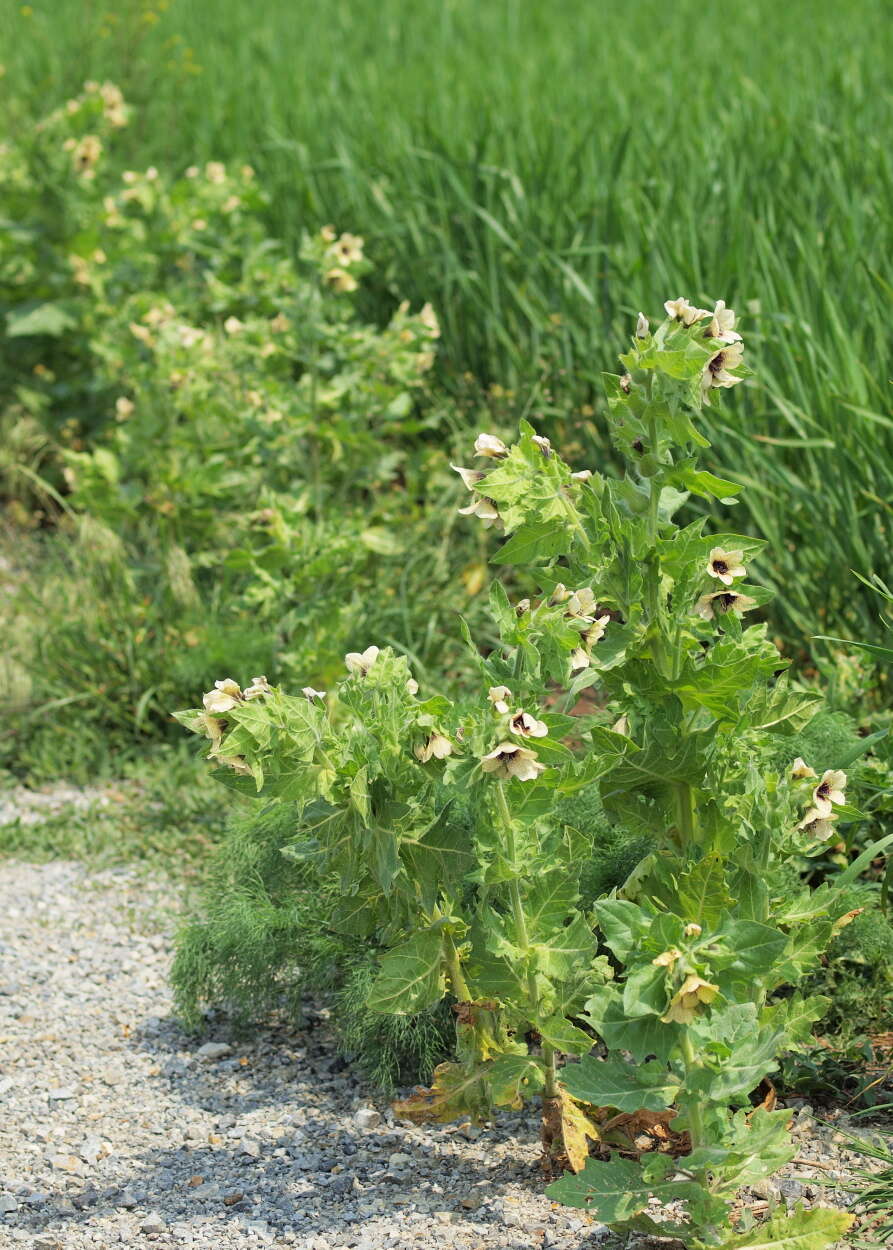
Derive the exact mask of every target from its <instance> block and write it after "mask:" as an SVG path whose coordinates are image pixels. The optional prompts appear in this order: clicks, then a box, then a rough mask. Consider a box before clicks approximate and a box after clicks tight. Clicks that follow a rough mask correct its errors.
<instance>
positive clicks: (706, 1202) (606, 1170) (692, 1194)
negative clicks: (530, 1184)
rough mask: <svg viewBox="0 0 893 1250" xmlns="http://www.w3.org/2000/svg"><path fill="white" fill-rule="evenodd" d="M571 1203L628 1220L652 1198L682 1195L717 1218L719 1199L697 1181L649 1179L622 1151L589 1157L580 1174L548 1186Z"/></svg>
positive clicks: (616, 1220) (612, 1220)
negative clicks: (604, 1157) (603, 1157)
mask: <svg viewBox="0 0 893 1250" xmlns="http://www.w3.org/2000/svg"><path fill="white" fill-rule="evenodd" d="M546 1193H547V1194H548V1195H549V1197H550V1198H555V1199H557V1200H558V1201H559V1202H563V1203H564V1204H565V1205H566V1206H569V1207H582V1208H583V1210H585V1211H591V1212H592V1214H593V1215H595V1216H597V1217H598V1219H599V1220H602V1221H603V1222H604V1223H606V1224H624V1223H626V1222H627V1221H630V1220H633V1219H634V1217H635V1216H636V1215H638V1214H639V1212H641V1211H644V1210H645V1208H646V1206H647V1205H648V1200H649V1198H652V1197H654V1198H657V1199H658V1200H660V1201H661V1202H671V1201H673V1200H674V1199H680V1200H681V1201H683V1202H687V1203H689V1204H690V1205H691V1206H692V1208H694V1209H696V1210H698V1209H700V1210H703V1211H704V1212H705V1213H708V1212H709V1213H710V1214H711V1215H713V1216H714V1218H715V1213H716V1211H717V1206H718V1204H717V1202H716V1200H715V1199H714V1198H713V1197H712V1195H711V1194H710V1193H709V1192H708V1191H707V1190H706V1189H704V1188H703V1186H701V1185H699V1184H698V1183H697V1182H696V1181H689V1180H681V1181H664V1182H661V1183H655V1182H653V1181H652V1182H650V1183H649V1182H647V1181H646V1180H645V1178H644V1177H643V1175H642V1168H641V1167H640V1166H639V1165H638V1164H636V1163H631V1162H630V1161H629V1160H627V1159H621V1158H620V1157H619V1156H618V1155H612V1156H611V1160H610V1162H609V1163H603V1162H597V1161H596V1160H594V1159H587V1161H586V1166H585V1167H584V1168H583V1170H582V1171H581V1172H578V1173H577V1174H576V1175H571V1174H570V1173H568V1174H566V1175H565V1176H562V1178H561V1180H558V1181H555V1182H554V1183H553V1184H551V1185H549V1186H548V1188H547V1189H546Z"/></svg>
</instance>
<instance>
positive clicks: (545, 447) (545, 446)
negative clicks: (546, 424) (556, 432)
mask: <svg viewBox="0 0 893 1250" xmlns="http://www.w3.org/2000/svg"><path fill="white" fill-rule="evenodd" d="M533 441H534V442H535V443H536V445H537V447H539V449H540V451H541V452H542V453H543V455H544V456H545V457H546V458H547V459H548V457H549V456H551V454H552V444H551V443H550V442H549V440H548V439H547V438H546V437H545V436H544V435H542V434H534V436H533Z"/></svg>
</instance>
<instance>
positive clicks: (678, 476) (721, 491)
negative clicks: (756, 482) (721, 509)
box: [669, 469, 743, 503]
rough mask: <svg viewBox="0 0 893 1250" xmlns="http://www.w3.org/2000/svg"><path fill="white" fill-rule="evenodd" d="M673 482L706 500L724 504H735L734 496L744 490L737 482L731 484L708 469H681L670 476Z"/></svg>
mask: <svg viewBox="0 0 893 1250" xmlns="http://www.w3.org/2000/svg"><path fill="white" fill-rule="evenodd" d="M669 480H670V481H671V482H673V483H674V484H675V485H677V486H681V487H682V489H683V490H690V491H692V492H693V494H695V495H701V496H702V497H703V498H705V499H709V498H711V497H712V498H714V499H719V500H720V501H722V502H724V503H725V502H734V496H735V495H737V494H738V492H739V491H740V490H742V489H743V487H742V486H740V485H739V484H738V483H737V482H730V481H728V480H727V479H726V478H724V477H717V476H716V475H715V474H714V473H708V472H707V470H706V469H680V470H679V471H678V472H676V473H673V474H671V475H670V479H669Z"/></svg>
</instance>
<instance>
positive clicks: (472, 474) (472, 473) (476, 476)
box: [450, 464, 487, 490]
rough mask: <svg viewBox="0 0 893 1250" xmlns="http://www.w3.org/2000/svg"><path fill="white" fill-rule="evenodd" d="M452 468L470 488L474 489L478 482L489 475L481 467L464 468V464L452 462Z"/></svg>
mask: <svg viewBox="0 0 893 1250" xmlns="http://www.w3.org/2000/svg"><path fill="white" fill-rule="evenodd" d="M450 468H451V469H452V470H453V472H454V473H458V474H459V476H460V477H461V479H462V481H463V482H464V483H465V485H466V486H467V487H468V489H469V490H474V488H475V487H476V486H477V484H478V482H482V481H483V480H484V478H485V477H486V476H487V475H486V473H482V472H481V470H480V469H463V468H462V466H461V465H458V464H451V465H450Z"/></svg>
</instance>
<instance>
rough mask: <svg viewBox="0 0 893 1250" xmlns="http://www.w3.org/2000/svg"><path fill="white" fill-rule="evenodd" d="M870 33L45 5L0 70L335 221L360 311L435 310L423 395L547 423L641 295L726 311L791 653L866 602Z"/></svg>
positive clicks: (764, 0)
mask: <svg viewBox="0 0 893 1250" xmlns="http://www.w3.org/2000/svg"><path fill="white" fill-rule="evenodd" d="M888 16H889V14H888V12H887V8H886V6H885V5H884V4H883V3H882V0H854V3H852V4H849V5H847V6H841V5H838V4H834V3H831V2H830V0H818V2H813V3H806V2H805V0H796V2H795V3H792V4H789V5H787V6H784V7H781V6H778V5H776V4H774V3H772V2H771V0H757V2H756V3H753V4H751V5H748V6H745V7H738V8H736V9H735V10H734V11H729V12H723V13H722V14H716V13H712V12H708V11H705V10H704V7H703V6H702V5H698V4H694V3H691V0H680V3H677V4H676V5H674V6H672V7H671V8H668V7H667V6H665V5H660V4H657V3H654V0H641V2H640V3H638V4H636V5H634V6H627V5H617V4H606V3H593V2H589V3H587V2H585V0H569V2H567V3H563V4H559V3H554V2H553V3H547V2H544V0H539V2H537V3H533V2H528V3H524V4H522V3H520V2H518V0H502V2H499V3H497V2H496V0H491V2H489V3H484V4H480V3H477V4H475V3H471V2H470V0H447V2H444V0H417V3H415V4H413V5H411V6H408V5H406V4H403V3H400V2H399V0H378V2H377V3H375V4H372V3H368V2H367V0H353V2H352V3H347V2H342V3H331V4H327V5H315V4H309V3H300V2H299V3H295V2H294V0H269V3H267V4H266V5H264V6H256V5H252V4H248V3H246V2H245V0H216V2H212V0H173V2H172V3H170V4H169V5H154V4H152V3H151V2H150V0H126V2H124V3H120V4H116V5H109V4H107V3H103V2H100V3H93V2H90V3H84V0H54V3H53V4H51V5H50V4H46V5H40V4H35V5H34V6H24V7H21V8H19V7H18V6H15V11H14V12H13V15H12V20H11V21H10V22H9V23H8V25H7V35H6V40H7V47H6V49H5V50H4V53H3V60H4V61H5V63H6V68H7V74H6V79H5V83H6V88H7V89H8V91H9V93H10V96H11V97H13V98H16V99H19V98H22V99H24V100H26V101H27V102H28V107H31V108H32V109H33V111H34V113H35V114H36V113H38V112H40V111H41V110H42V109H43V108H44V107H45V106H46V104H47V101H48V100H50V101H58V100H61V99H63V98H64V97H65V95H66V94H68V93H71V92H73V91H74V90H75V89H76V88H77V87H78V86H79V84H80V83H81V82H82V81H83V80H84V79H85V78H86V77H93V78H100V79H103V78H110V79H112V80H114V81H116V82H118V83H119V85H120V86H121V87H122V88H123V89H124V91H125V94H126V95H127V97H128V98H129V99H131V100H132V101H133V102H134V103H135V104H136V105H137V107H138V113H137V119H136V123H135V124H134V125H133V127H132V128H130V130H129V132H128V134H127V135H126V136H125V138H124V143H125V145H126V146H127V151H128V155H129V159H130V160H131V161H132V162H133V164H134V165H135V166H137V167H145V166H146V165H147V164H148V163H149V162H153V161H154V162H156V163H159V164H161V163H164V164H165V165H166V166H171V165H174V166H177V165H179V166H185V165H187V164H190V163H192V162H194V161H197V160H202V159H206V158H210V157H214V158H218V159H225V160H234V161H250V162H251V163H252V164H253V165H254V166H255V167H256V168H257V170H258V172H259V174H260V175H261V178H262V180H263V183H264V184H265V185H266V186H267V188H268V189H269V190H270V191H271V192H272V194H273V214H274V217H275V221H274V223H273V225H274V228H275V229H276V230H277V231H281V232H284V233H285V234H286V236H287V237H290V238H293V239H294V238H296V237H297V235H298V233H299V231H300V229H301V228H302V227H303V226H316V225H318V224H320V223H321V222H324V221H328V220H331V221H334V222H336V223H337V224H338V226H339V227H340V228H344V229H353V230H356V231H358V232H360V233H362V234H363V235H364V236H365V237H366V239H367V243H368V248H369V251H370V253H371V255H372V256H373V258H374V260H375V261H376V264H377V266H378V268H377V272H376V277H375V279H374V280H373V282H372V284H371V288H370V295H369V300H370V302H371V309H370V311H372V312H377V313H381V312H383V310H384V309H385V307H387V306H391V305H392V304H393V302H394V299H395V293H396V292H398V291H399V292H400V293H401V294H403V295H406V296H409V297H410V298H413V299H415V300H421V299H430V300H432V301H433V302H434V304H435V305H436V307H437V309H438V313H439V314H440V317H441V321H442V323H443V326H444V331H445V334H444V350H443V352H442V357H441V369H442V372H443V374H444V375H445V377H446V379H447V381H448V382H449V383H451V384H452V385H454V386H458V385H459V384H460V379H461V378H462V376H463V375H465V374H466V373H467V372H471V373H473V374H474V375H475V376H476V378H478V379H479V380H482V381H484V382H487V383H498V384H500V385H502V386H504V387H508V388H510V389H511V390H512V391H513V392H514V393H515V395H516V397H517V406H518V408H519V409H524V410H525V411H532V412H533V413H535V414H536V415H537V416H538V418H539V419H540V420H541V422H543V423H544V424H548V418H549V414H550V413H551V412H554V411H566V410H568V409H569V408H573V407H574V405H582V404H585V403H586V402H587V401H589V400H590V399H591V398H592V397H593V395H595V394H597V393H598V392H597V383H596V379H597V375H598V372H599V371H600V370H601V369H602V368H604V367H606V366H607V367H610V363H611V358H612V354H613V350H614V347H613V344H614V343H616V342H617V340H618V335H620V334H621V333H626V332H628V326H629V320H630V317H631V316H632V315H634V314H635V312H636V311H637V310H638V309H639V308H640V307H641V308H645V309H652V310H656V309H659V308H660V305H661V303H662V301H663V300H664V299H665V298H667V297H669V296H676V295H678V294H680V293H686V294H688V295H690V296H691V297H693V298H694V297H697V298H700V299H705V298H708V297H723V298H725V299H726V300H727V302H729V303H730V304H732V305H734V306H735V307H736V308H738V309H739V310H740V311H742V312H744V311H745V310H749V312H748V315H747V317H746V326H747V332H748V341H749V343H750V344H751V345H752V347H753V350H754V351H755V352H757V353H758V354H759V372H760V377H761V385H760V386H759V387H758V388H757V387H753V388H751V390H750V393H749V396H748V402H747V403H746V404H745V405H742V403H741V402H740V401H739V403H738V405H737V412H736V416H735V418H734V419H733V421H731V422H728V423H727V422H725V421H723V420H722V419H721V418H720V419H718V420H717V423H716V428H715V429H714V433H715V434H716V435H717V437H716V440H715V442H716V452H715V455H716V462H717V464H718V465H721V466H722V467H724V468H727V469H730V470H733V471H735V472H736V473H737V474H739V475H740V476H741V478H742V479H743V480H745V481H746V482H747V484H748V485H749V486H751V487H752V489H751V491H750V493H749V498H750V501H751V502H750V503H749V504H748V505H747V506H748V508H749V512H750V516H749V518H747V520H746V521H743V520H741V519H736V524H738V525H741V524H744V523H746V524H750V525H751V526H756V527H757V528H758V529H759V530H760V531H761V532H762V533H763V534H764V535H765V536H766V537H768V538H769V539H770V542H771V543H772V548H773V554H772V568H771V569H770V571H769V575H770V577H771V578H772V580H774V582H775V583H776V584H777V585H782V586H784V588H785V601H784V605H783V607H782V608H781V609H780V611H781V620H782V623H783V624H784V625H786V626H787V627H788V628H789V629H790V633H791V634H792V635H798V634H799V635H808V634H809V633H818V632H822V623H823V621H824V620H828V621H830V622H832V623H833V624H834V628H835V629H837V630H842V629H845V628H849V629H850V630H851V631H861V633H862V634H863V636H864V635H867V634H874V633H876V632H877V621H876V618H877V611H876V607H875V604H874V602H873V599H872V596H871V595H870V593H869V592H867V591H863V590H862V588H861V587H860V586H859V585H858V583H856V582H855V580H854V579H853V578H852V576H851V574H850V570H851V569H856V570H858V571H860V572H867V571H869V570H872V569H873V570H875V571H878V572H881V573H883V572H884V569H885V566H886V562H887V551H888V546H889V538H888V532H887V530H888V520H889V513H890V501H891V498H893V459H891V450H893V437H891V418H890V403H889V379H888V371H887V370H886V365H885V356H886V352H885V347H886V345H887V344H888V343H889V329H888V325H889V311H890V303H891V285H890V275H889V269H888V259H889V256H890V254H891V242H893V237H891V236H893V218H891V213H890V210H889V205H890V203H891V202H893V155H891V148H890V144H889V141H888V138H887V135H888V132H889V130H890V123H891V98H890V88H889V81H888V78H887V68H888V66H889V64H890V54H891V52H893V33H891V25H890V23H889V21H888V20H886V19H887V17H888ZM594 442H595V443H596V445H598V442H599V439H598V436H597V435H596V436H595V437H594ZM817 613H818V615H817Z"/></svg>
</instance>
